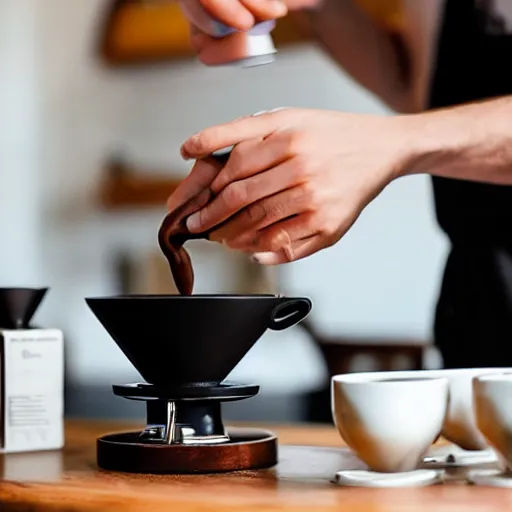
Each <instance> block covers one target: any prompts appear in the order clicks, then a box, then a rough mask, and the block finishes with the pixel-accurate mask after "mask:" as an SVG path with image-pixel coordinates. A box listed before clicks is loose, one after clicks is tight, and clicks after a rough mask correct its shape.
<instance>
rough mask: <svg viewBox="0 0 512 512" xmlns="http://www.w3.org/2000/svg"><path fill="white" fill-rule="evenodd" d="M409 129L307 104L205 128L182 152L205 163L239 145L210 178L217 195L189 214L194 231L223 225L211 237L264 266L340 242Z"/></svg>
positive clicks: (395, 162) (400, 157)
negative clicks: (248, 255)
mask: <svg viewBox="0 0 512 512" xmlns="http://www.w3.org/2000/svg"><path fill="white" fill-rule="evenodd" d="M409 135H410V128H409V126H408V124H407V121H406V120H405V118H402V117H400V116H382V117H380V116H372V115H359V114H347V113H342V112H335V111H320V110H303V109H282V110H278V111H273V112H268V113H264V114H260V115H258V116H251V117H246V118H242V119H238V120H235V121H232V122H230V123H227V124H223V125H219V126H214V127H211V128H208V129H205V130H203V131H202V132H200V133H199V134H196V135H194V136H192V137H191V138H190V139H188V140H187V141H186V142H185V143H184V144H183V146H182V150H181V151H182V155H183V157H184V158H187V159H199V161H201V160H200V159H202V158H204V157H207V156H208V155H210V154H211V153H213V152H215V151H218V150H220V149H223V148H226V147H229V146H232V145H235V148H234V149H233V151H232V153H231V156H230V158H229V161H228V162H227V164H226V165H225V166H224V168H223V169H222V170H220V172H219V173H218V174H217V175H216V177H215V178H214V179H213V181H211V176H208V177H207V181H211V184H210V185H209V187H210V189H211V190H212V191H213V193H214V194H215V195H216V197H215V199H214V200H213V201H211V202H210V203H209V204H208V205H207V206H206V207H205V208H203V209H202V210H200V211H199V212H198V213H196V214H194V215H192V216H191V217H189V219H188V222H187V226H188V229H189V230H190V231H191V232H194V233H200V232H205V231H209V230H211V229H212V228H214V227H215V226H219V225H220V224H221V223H222V225H221V226H220V227H218V228H217V229H216V230H214V231H213V232H212V233H211V235H210V240H215V241H217V242H222V243H225V244H226V245H228V246H229V247H231V248H233V249H238V250H241V251H244V252H247V253H250V254H253V255H254V258H255V260H256V261H258V262H260V263H262V264H267V265H269V264H270V265H272V264H280V263H286V262H290V261H295V260H298V259H301V258H304V257H306V256H309V255H311V254H313V253H315V252H317V251H319V250H322V249H324V248H327V247H330V246H332V245H333V244H335V243H336V242H337V241H338V240H339V239H340V238H341V237H342V236H343V235H344V234H345V232H346V231H347V230H348V229H349V228H350V227H351V226H352V224H353V223H354V222H355V220H356V219H357V218H358V216H359V215H360V213H361V212H362V210H363V209H364V208H365V207H366V206H367V204H368V203H369V202H370V201H371V200H373V198H375V197H376V196H377V195H378V194H379V193H380V192H381V191H382V189H383V188H384V187H385V186H386V185H387V184H388V183H390V181H392V180H393V179H394V178H395V177H396V176H398V175H399V173H400V171H401V168H402V166H404V165H406V159H407V157H408V154H407V151H406V150H405V148H407V141H408V136H409ZM198 163H199V162H198ZM198 163H197V164H196V165H198ZM192 174H195V176H196V178H193V176H192V175H191V176H189V178H188V181H187V183H186V184H183V186H182V187H179V188H178V191H177V192H176V193H175V194H174V195H173V196H171V197H170V198H169V202H168V207H169V209H173V208H176V207H177V206H179V202H181V201H182V200H183V198H184V197H190V196H191V195H193V193H197V190H198V189H199V188H200V185H199V184H198V183H196V181H198V180H200V179H201V173H197V172H195V173H192ZM203 186H204V185H203ZM194 187H195V190H194V192H192V189H193V188H194ZM189 189H190V191H189Z"/></svg>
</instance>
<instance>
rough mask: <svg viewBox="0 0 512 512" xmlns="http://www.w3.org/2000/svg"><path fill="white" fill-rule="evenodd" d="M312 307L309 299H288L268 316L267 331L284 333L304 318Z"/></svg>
mask: <svg viewBox="0 0 512 512" xmlns="http://www.w3.org/2000/svg"><path fill="white" fill-rule="evenodd" d="M311 307H312V302H311V301H310V300H309V299H288V300H286V301H285V302H282V303H281V304H278V305H277V306H276V307H275V308H274V309H273V310H272V313H271V315H270V324H269V329H272V330H273V331H284V330H285V329H288V328H289V327H293V326H294V325H297V324H298V323H299V322H301V321H302V320H304V318H306V317H307V316H308V315H309V313H310V311H311Z"/></svg>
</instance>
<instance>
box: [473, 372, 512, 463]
mask: <svg viewBox="0 0 512 512" xmlns="http://www.w3.org/2000/svg"><path fill="white" fill-rule="evenodd" d="M473 404H474V410H475V419H476V425H477V427H478V429H479V430H480V432H481V433H482V435H483V436H484V437H485V439H486V440H487V442H488V443H489V445H490V446H491V447H492V448H494V450H495V451H496V453H497V455H498V457H499V459H500V461H501V463H502V465H503V468H504V469H505V470H507V472H509V473H510V472H511V471H512V373H501V374H500V373H498V374H496V373H494V374H489V375H480V376H478V377H475V378H474V379H473Z"/></svg>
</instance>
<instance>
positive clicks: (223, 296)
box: [85, 293, 302, 301]
mask: <svg viewBox="0 0 512 512" xmlns="http://www.w3.org/2000/svg"><path fill="white" fill-rule="evenodd" d="M295 298H302V297H292V296H286V295H278V294H275V295H274V294H271V293H269V294H264V293H260V294H254V295H252V294H236V293H235V294H228V293H224V294H222V293H220V294H214V293H204V294H199V293H198V294H194V295H179V294H176V295H174V294H168V295H166V294H153V295H149V294H148V295H146V294H121V295H105V296H100V297H87V298H86V299H85V300H86V301H88V300H94V301H99V300H130V299H152V300H162V299H174V300H194V299H295Z"/></svg>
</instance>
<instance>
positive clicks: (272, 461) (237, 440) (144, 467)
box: [96, 429, 277, 474]
mask: <svg viewBox="0 0 512 512" xmlns="http://www.w3.org/2000/svg"><path fill="white" fill-rule="evenodd" d="M228 434H229V436H230V439H231V441H230V442H228V443H222V444H212V445H183V444H171V445H166V444H156V443H155V444H149V443H141V442H140V437H139V436H140V432H126V433H119V434H110V435H106V436H103V437H101V438H99V439H98V440H97V445H96V446H97V462H98V466H99V467H100V468H102V469H106V470H110V471H122V472H128V473H147V474H175V473H176V474H178V473H180V474H191V473H225V472H230V471H242V470H249V469H264V468H269V467H272V466H274V465H276V464H277V438H276V436H275V435H274V434H272V432H268V431H266V430H260V429H228Z"/></svg>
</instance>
